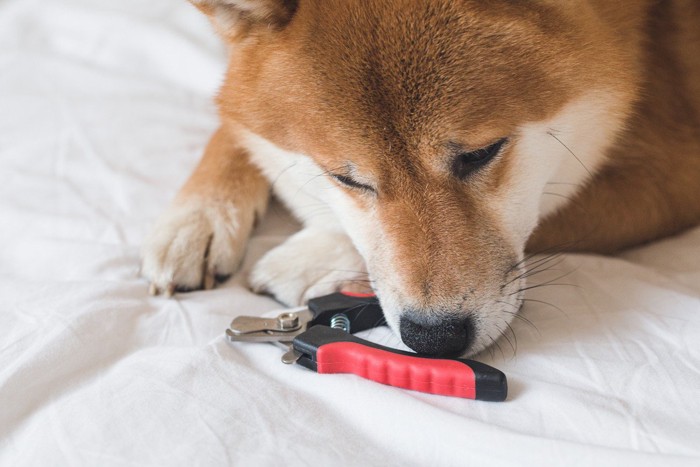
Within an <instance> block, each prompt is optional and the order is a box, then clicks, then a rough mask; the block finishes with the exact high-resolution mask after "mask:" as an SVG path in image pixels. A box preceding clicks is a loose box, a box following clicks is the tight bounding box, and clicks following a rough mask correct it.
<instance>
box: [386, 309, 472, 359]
mask: <svg viewBox="0 0 700 467" xmlns="http://www.w3.org/2000/svg"><path fill="white" fill-rule="evenodd" d="M399 328H400V331H401V340H403V342H404V344H406V345H407V346H409V347H410V348H412V349H413V350H415V351H416V352H418V353H422V354H427V355H456V354H460V353H462V352H464V351H465V350H467V349H468V348H469V346H470V345H471V344H472V342H473V341H474V322H473V320H472V319H471V318H470V317H468V316H461V317H459V318H456V317H453V318H434V317H430V318H426V317H423V316H421V315H420V314H419V313H418V312H416V311H413V310H410V311H406V312H404V313H403V314H402V315H401V321H400V325H399Z"/></svg>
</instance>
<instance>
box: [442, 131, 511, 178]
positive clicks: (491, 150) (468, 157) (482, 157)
mask: <svg viewBox="0 0 700 467" xmlns="http://www.w3.org/2000/svg"><path fill="white" fill-rule="evenodd" d="M506 142H508V138H503V139H500V140H498V141H496V142H495V143H493V144H492V145H490V146H487V147H485V148H481V149H477V150H476V151H471V152H462V153H460V154H459V155H457V157H455V159H454V162H453V163H452V173H453V174H454V175H455V177H457V178H460V179H465V178H467V177H468V176H469V175H470V174H472V173H473V172H474V171H476V170H478V169H480V168H481V167H483V166H485V165H486V164H488V163H489V162H490V161H491V160H492V159H493V158H494V157H496V156H497V155H498V153H499V152H501V148H503V146H504V145H505V144H506Z"/></svg>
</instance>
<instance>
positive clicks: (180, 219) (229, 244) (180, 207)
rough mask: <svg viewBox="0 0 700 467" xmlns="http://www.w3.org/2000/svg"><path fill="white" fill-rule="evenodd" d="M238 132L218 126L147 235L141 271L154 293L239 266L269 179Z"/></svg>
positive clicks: (201, 282) (206, 281)
mask: <svg viewBox="0 0 700 467" xmlns="http://www.w3.org/2000/svg"><path fill="white" fill-rule="evenodd" d="M235 138H236V137H235V134H234V133H233V130H231V129H229V128H227V127H224V126H222V127H221V128H219V130H217V132H216V133H215V134H214V136H212V138H211V140H210V142H209V145H208V146H207V149H206V151H205V154H204V157H203V158H202V160H201V162H200V163H199V166H198V167H197V169H196V170H195V171H194V173H193V174H192V176H191V177H190V179H189V180H188V181H187V183H186V184H185V186H184V187H183V188H182V190H180V192H179V193H178V195H177V197H176V198H175V200H174V201H173V203H172V205H171V206H170V207H169V208H168V210H167V211H165V213H164V214H163V215H162V216H161V217H160V219H158V221H157V223H156V225H155V227H154V229H153V231H152V232H151V234H150V235H149V236H148V238H147V239H146V242H145V244H144V248H143V264H142V268H141V272H142V274H143V275H144V276H145V277H146V278H148V279H149V280H150V281H151V288H150V291H151V293H154V294H155V293H159V292H164V293H166V294H168V295H170V294H172V293H173V292H174V291H176V290H180V291H187V290H195V289H201V288H204V289H209V288H212V287H213V286H214V284H215V282H216V281H217V280H222V279H224V278H226V277H228V276H230V275H231V274H233V273H234V272H235V270H236V269H237V268H238V265H239V263H240V260H241V258H242V256H243V253H244V251H245V246H246V242H247V240H248V237H249V235H250V232H251V230H252V228H253V224H254V223H255V220H256V218H257V217H259V216H262V214H263V213H264V211H265V208H266V206H267V202H268V198H269V183H268V182H267V180H266V179H265V178H264V177H263V176H262V174H261V173H260V171H259V170H258V169H257V168H256V167H255V166H254V165H253V164H252V163H251V162H250V161H249V158H248V153H247V152H246V150H245V149H243V148H242V147H241V146H239V145H238V144H237V142H236V139H235Z"/></svg>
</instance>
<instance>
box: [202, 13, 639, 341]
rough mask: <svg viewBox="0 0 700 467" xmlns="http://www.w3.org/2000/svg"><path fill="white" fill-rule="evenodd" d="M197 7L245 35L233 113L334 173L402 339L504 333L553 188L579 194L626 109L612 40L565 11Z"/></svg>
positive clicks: (229, 82)
mask: <svg viewBox="0 0 700 467" xmlns="http://www.w3.org/2000/svg"><path fill="white" fill-rule="evenodd" d="M194 3H195V4H196V5H197V6H198V7H199V8H200V9H202V10H203V11H205V13H207V14H208V15H210V17H211V18H212V19H213V21H214V23H215V24H216V26H217V28H218V29H219V31H220V32H221V33H222V35H223V36H224V37H226V38H227V39H228V40H229V41H230V42H232V43H234V46H233V47H232V49H231V59H230V70H229V73H228V75H227V78H226V82H225V84H224V87H223V89H222V93H221V95H220V105H221V109H222V113H223V114H224V115H225V117H227V118H229V119H231V120H234V121H236V122H238V123H239V124H241V125H243V126H244V127H246V128H247V129H248V130H250V131H252V132H253V133H255V134H257V135H260V136H262V137H263V138H265V139H267V140H269V141H270V142H273V143H274V144H276V145H277V146H279V147H281V148H284V149H286V150H289V151H293V152H296V153H301V154H305V155H307V156H308V157H309V158H311V159H312V160H313V162H314V164H316V165H317V166H318V167H319V168H320V169H321V170H322V171H323V172H324V173H325V175H326V176H327V178H328V185H329V187H332V188H331V189H330V190H329V193H328V196H329V197H330V198H332V201H333V202H332V205H333V206H334V208H335V209H337V210H338V214H339V216H340V217H341V219H342V220H343V222H344V224H345V227H346V228H347V231H348V232H349V234H350V236H351V237H352V238H353V241H354V242H355V244H356V246H357V248H358V249H359V251H360V253H361V254H362V255H363V256H364V258H365V260H366V262H367V265H368V268H369V271H370V275H371V277H372V279H373V281H374V284H375V289H376V291H377V293H378V295H379V297H380V300H381V302H382V305H383V307H384V310H385V313H386V317H387V320H388V322H389V323H390V325H391V326H392V327H393V328H394V330H396V331H398V332H399V333H400V335H401V337H402V339H403V340H404V342H405V343H406V344H407V345H409V346H410V347H412V348H414V349H415V350H418V351H422V352H426V353H432V354H445V353H456V352H461V353H475V352H477V351H479V350H481V349H483V348H484V347H486V346H487V345H489V344H490V343H491V342H492V341H493V340H494V339H496V338H497V337H498V336H499V335H500V334H501V333H502V332H503V330H504V328H505V327H506V326H507V325H508V323H509V322H510V321H511V319H512V317H513V316H514V314H515V313H516V312H517V311H518V308H519V306H520V300H519V299H520V295H521V289H522V288H523V286H522V280H523V279H522V276H523V263H522V259H523V254H524V253H523V252H524V248H525V245H526V242H527V239H528V237H529V235H530V234H531V232H532V231H533V229H534V228H535V226H536V225H537V222H538V219H539V218H540V216H541V215H542V213H543V212H547V211H551V210H552V209H553V208H554V207H556V203H551V204H550V205H546V203H547V202H548V201H557V200H559V199H560V198H558V197H554V199H552V198H551V197H550V198H549V199H547V197H543V193H544V192H545V191H552V190H555V189H556V188H557V187H559V189H560V190H562V191H561V192H559V193H558V194H561V195H564V196H566V195H568V194H571V193H572V192H573V189H574V188H573V186H575V185H576V184H580V183H582V182H583V181H584V180H585V179H586V177H587V176H588V174H589V172H590V171H594V170H595V169H596V168H597V167H598V166H599V165H600V163H601V160H602V154H603V152H604V149H605V148H606V147H607V145H609V144H610V142H611V141H612V139H613V136H614V135H615V134H616V132H617V131H618V130H619V128H620V126H621V122H622V121H623V119H624V117H625V113H626V111H627V108H628V106H629V102H630V100H631V96H632V94H633V90H632V87H633V86H632V85H631V84H629V82H628V75H629V74H630V65H629V64H628V63H627V61H626V60H625V59H624V58H623V57H621V56H618V55H617V54H616V53H615V50H616V48H615V47H613V46H611V45H610V43H611V42H614V41H615V40H617V39H616V38H615V37H610V36H609V35H608V33H607V32H606V30H605V29H604V28H603V27H602V26H601V24H600V22H599V21H598V20H596V19H595V15H594V14H593V13H591V12H590V11H588V10H586V9H585V8H582V7H580V6H579V9H578V10H577V11H573V10H570V9H567V8H571V6H570V5H571V4H570V3H568V2H567V3H566V5H568V6H561V5H558V4H557V2H543V1H542V2H541V1H535V0H533V1H519V2H513V1H505V0H489V1H483V0H461V1H455V0H431V1H411V0H381V1H379V0H378V1H369V0H337V1H332V0H287V1H284V0H199V1H195V2H194ZM571 152H576V154H577V159H575V160H574V159H572V155H571V154H570V153H571ZM579 164H582V165H585V166H586V168H585V169H583V168H582V167H581V166H580V165H579ZM557 177H568V178H566V179H563V178H561V179H557V180H556V181H557V182H558V183H561V185H557V187H554V188H552V189H551V190H546V189H545V187H546V186H547V184H548V183H549V182H551V181H552V180H553V179H556V178H557ZM562 187H563V188H562ZM567 190H568V191H567Z"/></svg>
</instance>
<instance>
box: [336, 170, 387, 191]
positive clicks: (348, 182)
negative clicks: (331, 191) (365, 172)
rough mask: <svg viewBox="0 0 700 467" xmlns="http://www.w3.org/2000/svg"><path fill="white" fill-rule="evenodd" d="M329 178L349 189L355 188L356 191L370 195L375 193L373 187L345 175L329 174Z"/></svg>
mask: <svg viewBox="0 0 700 467" xmlns="http://www.w3.org/2000/svg"><path fill="white" fill-rule="evenodd" d="M330 176H331V177H333V178H334V179H336V180H337V181H338V182H340V183H342V184H343V185H345V186H348V187H350V188H355V189H357V190H364V191H369V192H372V193H375V192H376V190H375V189H374V187H372V186H370V185H366V184H364V183H360V182H358V181H356V180H354V179H352V178H350V177H348V176H347V175H340V174H330Z"/></svg>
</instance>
